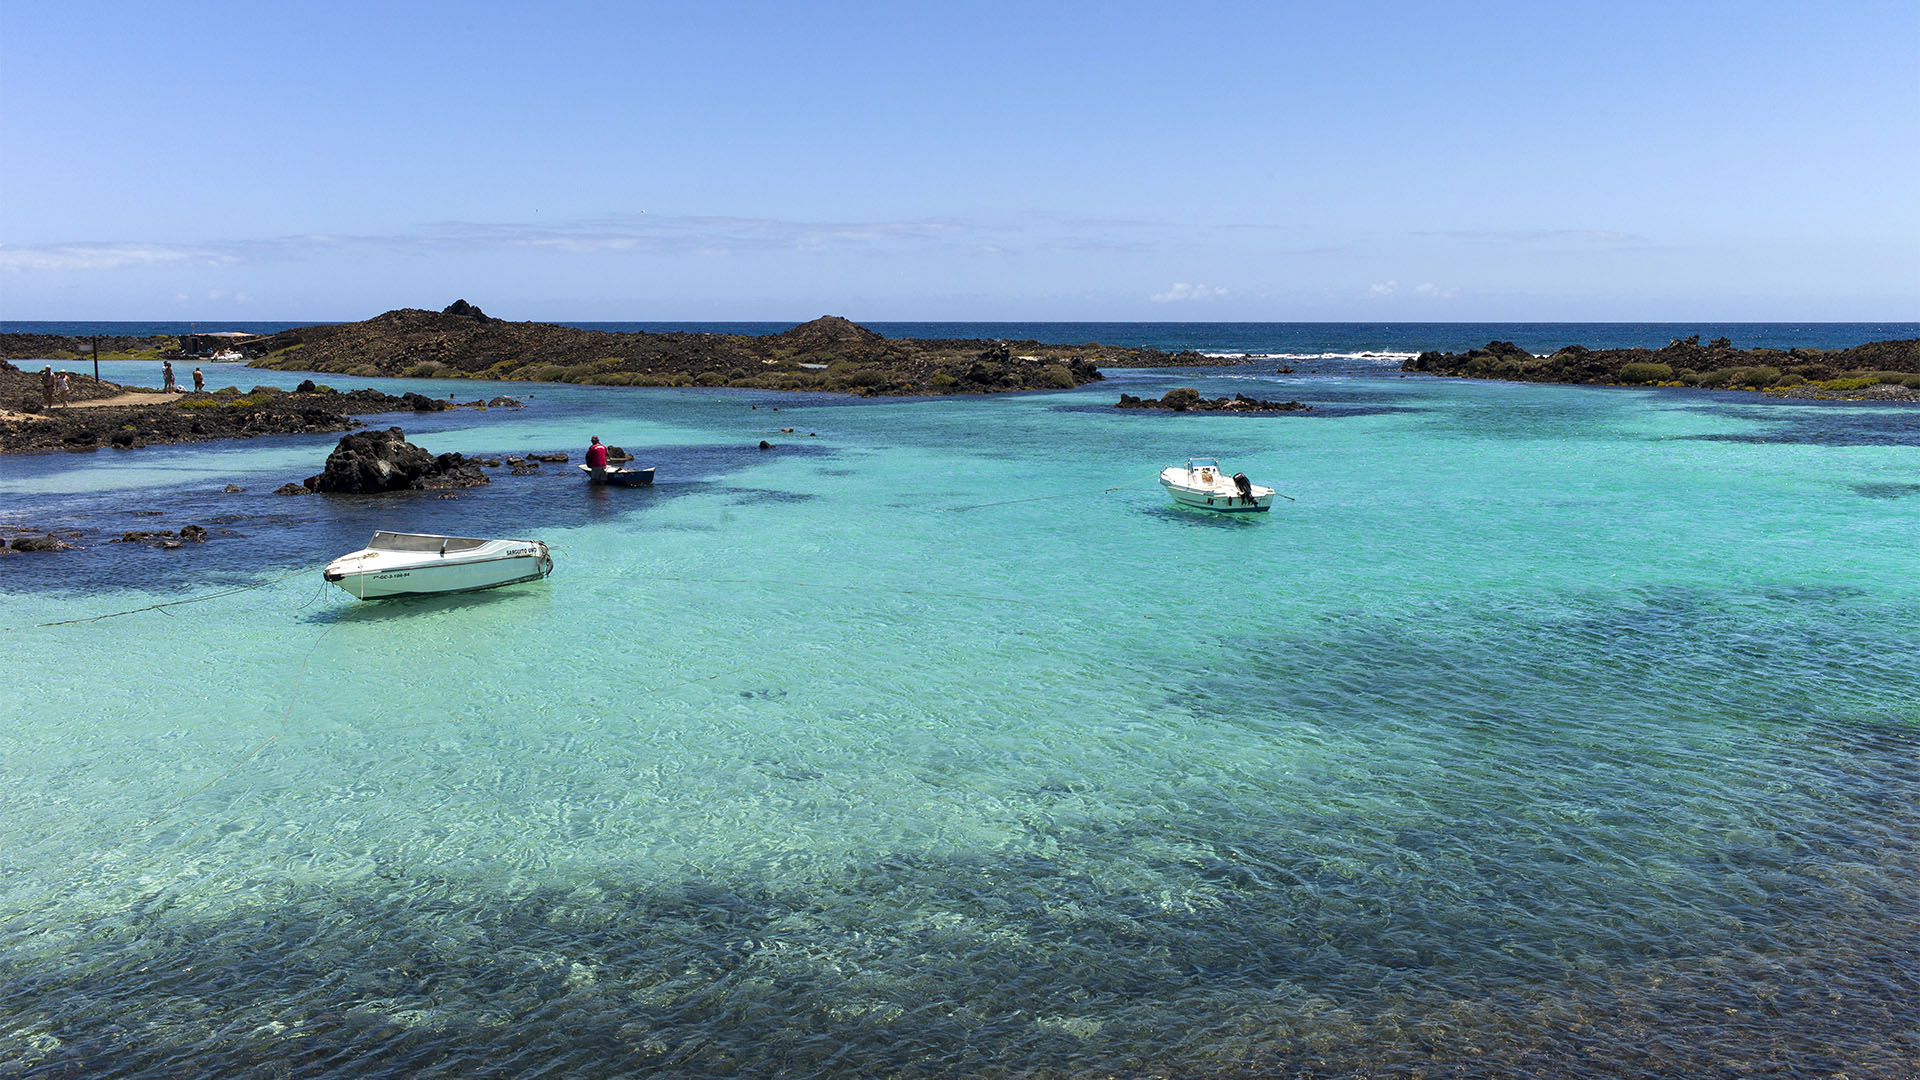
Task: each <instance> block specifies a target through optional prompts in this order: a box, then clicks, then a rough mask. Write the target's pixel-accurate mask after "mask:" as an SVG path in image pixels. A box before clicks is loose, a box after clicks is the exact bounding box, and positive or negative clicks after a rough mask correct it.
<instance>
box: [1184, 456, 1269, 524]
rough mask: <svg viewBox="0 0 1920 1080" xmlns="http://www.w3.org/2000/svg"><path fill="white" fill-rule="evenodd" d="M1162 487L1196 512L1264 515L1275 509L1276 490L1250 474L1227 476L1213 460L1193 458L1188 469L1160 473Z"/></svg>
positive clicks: (1188, 463)
mask: <svg viewBox="0 0 1920 1080" xmlns="http://www.w3.org/2000/svg"><path fill="white" fill-rule="evenodd" d="M1160 486H1161V487H1164V488H1166V489H1167V494H1169V495H1172V496H1173V501H1174V502H1176V503H1178V504H1180V505H1181V506H1191V507H1193V508H1194V509H1196V510H1213V511H1216V512H1218V513H1222V514H1264V513H1266V512H1267V511H1268V510H1271V509H1272V508H1273V489H1272V488H1270V487H1261V486H1260V485H1259V484H1256V483H1254V482H1253V481H1251V480H1248V479H1247V474H1246V473H1234V474H1233V475H1232V476H1228V475H1226V474H1225V473H1224V472H1222V471H1221V469H1220V463H1219V462H1218V461H1215V460H1214V459H1212V458H1192V459H1189V460H1188V461H1187V464H1186V466H1185V467H1184V468H1182V467H1181V466H1179V465H1169V466H1167V467H1166V468H1164V469H1161V470H1160Z"/></svg>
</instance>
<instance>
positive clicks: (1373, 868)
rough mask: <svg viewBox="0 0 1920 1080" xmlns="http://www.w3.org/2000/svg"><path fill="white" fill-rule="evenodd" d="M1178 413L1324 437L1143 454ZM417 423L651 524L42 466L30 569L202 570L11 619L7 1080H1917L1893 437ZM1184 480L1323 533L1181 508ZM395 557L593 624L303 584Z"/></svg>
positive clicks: (965, 413) (1529, 393)
mask: <svg viewBox="0 0 1920 1080" xmlns="http://www.w3.org/2000/svg"><path fill="white" fill-rule="evenodd" d="M1177 385H1193V386H1197V387H1198V388H1200V389H1201V390H1202V392H1203V393H1206V394H1208V395H1209V396H1214V395H1218V394H1223V393H1233V392H1247V393H1249V394H1250V395H1251V396H1257V397H1266V398H1277V397H1299V398H1301V399H1303V400H1308V401H1309V402H1310V403H1312V404H1314V405H1315V406H1316V407H1315V409H1314V411H1313V412H1310V413H1303V414H1292V415H1288V416H1282V417H1269V418H1241V417H1197V416H1169V415H1141V414H1139V413H1126V414H1121V413H1117V412H1115V411H1113V410H1111V409H1107V408H1105V406H1108V405H1110V404H1111V403H1112V401H1113V400H1115V399H1116V398H1117V395H1118V393H1119V392H1120V391H1121V390H1126V391H1128V392H1132V393H1136V394H1140V393H1153V394H1155V395H1158V394H1159V393H1162V392H1164V391H1165V390H1166V389H1169V388H1171V387H1173V386H1177ZM442 389H443V390H444V389H446V388H442ZM452 389H455V390H458V391H460V392H461V393H462V394H467V395H471V394H472V392H473V388H472V386H471V384H460V385H458V386H454V387H452ZM753 404H759V405H761V406H762V407H761V408H760V409H758V410H754V409H750V408H749V406H750V405H753ZM774 405H779V406H781V411H780V412H778V413H774V412H772V411H771V410H772V407H773V406H774ZM394 420H395V422H399V423H402V424H403V425H405V426H407V428H408V432H409V435H410V436H411V437H414V438H415V439H416V441H419V442H421V443H422V445H425V446H427V447H428V448H429V449H430V450H433V451H435V452H440V451H444V450H462V451H465V452H468V453H488V452H491V453H522V452H525V451H528V450H546V449H571V450H575V451H576V452H577V450H578V448H579V447H582V446H584V445H585V443H586V437H587V435H588V434H600V435H602V437H604V438H606V439H607V440H608V441H609V442H613V443H616V444H620V445H625V446H627V447H628V448H630V449H635V450H637V451H639V452H640V453H641V454H642V458H643V463H647V464H655V465H657V466H658V467H659V470H660V472H659V477H660V479H659V484H658V485H657V486H656V487H655V488H654V489H652V490H646V491H611V492H609V491H601V492H592V493H590V492H588V491H586V490H585V489H584V487H583V486H581V485H579V484H578V483H577V482H576V481H575V480H574V479H573V478H572V477H569V476H566V475H563V474H564V473H565V472H566V471H568V470H570V469H571V468H572V467H571V465H568V466H565V467H563V468H562V469H560V470H558V471H556V470H554V469H552V468H551V467H549V468H548V469H547V473H548V475H545V476H540V477H505V476H502V477H500V478H499V479H498V480H496V482H495V483H494V484H492V485H490V486H489V487H488V488H484V489H480V490H478V491H475V492H472V493H468V494H465V495H462V496H461V497H460V498H457V499H450V500H449V499H434V498H431V497H427V498H422V499H412V500H402V501H391V500H390V501H384V502H370V501H367V500H351V499H345V500H341V499H335V500H325V499H321V498H317V497H316V498H311V499H304V500H294V499H276V497H274V496H271V495H269V494H266V493H267V492H269V491H271V489H272V488H273V487H277V486H278V485H279V484H281V483H283V482H285V481H286V480H289V479H297V478H298V477H301V476H304V475H307V474H309V473H311V472H314V471H317V466H318V462H319V460H320V459H321V458H322V457H324V454H325V450H326V449H327V448H328V447H329V446H330V445H331V440H330V439H318V440H314V439H308V440H301V439H287V440H277V441H257V442H255V443H251V444H246V445H218V446H213V445H210V446H204V447H188V448H173V449H167V448H154V449H150V450H146V451H140V452H138V453H137V454H127V455H118V456H114V455H98V454H96V455H92V456H88V457H74V458H66V457H60V458H38V459H14V460H9V461H8V462H6V463H5V468H6V470H7V475H8V479H7V482H6V483H5V484H4V485H0V489H4V490H0V514H4V515H6V516H7V517H8V518H9V519H11V520H18V519H21V518H23V517H36V518H39V519H41V520H42V521H43V522H45V523H47V524H58V523H60V522H61V521H72V522H90V521H107V522H117V521H118V520H119V518H118V517H116V516H115V515H124V514H126V513H129V512H131V511H132V510H135V509H140V508H153V509H158V510H161V511H162V514H161V515H159V516H156V517H154V518H153V520H156V521H160V520H163V519H164V521H165V522H166V523H168V524H178V523H181V522H184V521H186V520H197V521H200V522H202V523H208V522H211V523H213V524H214V525H215V526H216V527H217V528H218V529H220V530H224V531H223V532H217V533H216V535H215V536H214V538H213V539H212V540H210V541H208V543H206V544H205V545H204V546H198V547H192V548H185V549H182V550H180V551H177V552H166V551H157V550H149V549H145V548H135V547H130V546H120V545H116V546H114V547H113V548H107V547H95V548H89V549H87V550H83V551H78V552H70V553H66V554H64V555H62V556H58V557H54V556H45V557H26V556H14V557H10V558H8V559H7V560H5V561H4V563H0V588H3V589H4V594H5V615H4V618H0V623H3V624H4V625H5V627H6V630H5V632H4V634H0V641H4V643H5V646H6V649H7V651H8V655H9V658H10V661H11V663H10V665H9V673H8V676H7V682H6V693H5V695H4V700H3V701H0V710H3V712H4V716H3V717H0V719H4V723H3V724H0V747H3V748H4V756H5V770H4V775H3V776H0V852H4V853H5V855H4V859H0V1075H3V1076H35V1077H39V1076H49V1077H51V1076H87V1077H175V1076H221V1077H279V1076H299V1077H382V1076H391V1077H403V1076H404V1077H452V1076H531V1075H547V1076H701V1077H720V1076H779V1077H808V1076H894V1077H981V1076H985V1077H991V1076H1009V1077H1011V1076H1018V1077H1090V1076H1109V1075H1111V1076H1121V1077H1150V1076H1181V1077H1194V1076H1199V1077H1264V1076H1295V1075H1299V1076H1387V1075H1393V1076H1403V1075H1404V1076H1416V1075H1426V1076H1462V1077H1464V1076H1502V1077H1506V1076H1520V1075H1558V1076H1842V1075H1844V1076H1847V1077H1856V1078H1857V1077H1908V1076H1912V1075H1914V1065H1913V1062H1914V1061H1915V1059H1916V1057H1920V1037H1917V1036H1916V1034H1915V1032H1916V1030H1920V1005H1916V1002H1920V926H1917V925H1916V915H1917V914H1920V886H1917V885H1916V880H1917V877H1916V871H1920V857H1917V856H1916V852H1917V850H1920V811H1916V805H1917V800H1916V797H1917V796H1920V773H1916V769H1915V765H1916V746H1917V744H1920V740H1917V739H1916V731H1917V730H1920V679H1917V678H1916V664H1915V658H1916V656H1920V412H1916V411H1914V410H1912V409H1904V410H1903V409H1900V408H1891V407H1885V406H1860V405H1838V404H1825V403H1797V404H1777V403H1765V402H1760V401H1757V400H1754V399H1750V398H1748V399H1743V398H1736V397H1733V396H1728V395H1721V396H1715V395H1709V394H1691V393H1688V394H1674V393H1658V392H1639V391H1622V390H1592V389H1574V388H1560V387H1538V386H1506V385H1495V384H1486V383H1478V384H1475V383H1462V382H1456V381H1442V380H1431V379H1399V378H1394V377H1392V376H1391V374H1390V373H1373V372H1369V371H1367V370H1355V371H1353V372H1351V373H1349V374H1347V375H1341V376H1322V377H1319V378H1318V379H1316V380H1314V381H1311V382H1291V381H1287V380H1285V378H1284V377H1281V376H1264V377H1249V376H1248V375H1246V374H1244V369H1239V370H1235V371H1229V370H1221V371H1211V372H1208V371H1201V372H1177V373H1167V374H1162V373H1154V372H1142V373H1122V374H1121V377H1119V378H1116V379H1115V380H1114V381H1111V382H1108V383H1106V384H1104V385H1096V386H1093V387H1089V388H1085V389H1083V390H1081V391H1077V392H1073V393H1069V394H1063V395H1048V396H1016V397H1004V398H996V399H992V400H965V401H959V400H955V401H945V400H942V401H888V402H878V403H866V402H861V403H851V402H846V401H842V400H839V399H827V398H821V399H810V400H809V399H772V398H766V397H752V396H743V395H739V394H727V393H721V392H714V391H692V390H688V391H661V390H652V391H627V390H620V389H611V388H609V389H589V388H564V387H552V388H544V387H543V388H540V389H539V390H538V391H536V393H535V397H534V400H533V402H532V403H531V404H530V406H529V407H528V408H527V409H525V410H521V411H519V412H515V413H507V412H503V411H501V410H493V411H491V412H489V413H486V414H476V413H472V412H464V413H459V414H454V413H448V414H441V415H440V416H438V417H430V418H422V419H415V418H413V417H411V416H409V417H399V418H394ZM785 427H793V428H795V431H794V432H793V433H786V432H782V431H780V430H779V429H781V428H785ZM809 433H812V434H811V435H809ZM763 438H765V439H768V440H769V441H773V442H776V443H777V444H778V446H777V448H776V449H775V450H772V451H766V452H762V451H758V450H756V449H754V447H755V445H756V444H757V442H758V441H759V440H760V439H763ZM1196 454H1205V455H1210V456H1218V457H1220V458H1221V459H1222V460H1223V461H1224V462H1225V463H1226V464H1227V465H1228V467H1229V469H1230V470H1234V471H1245V472H1247V473H1249V474H1250V475H1251V476H1252V477H1253V478H1254V479H1255V480H1256V481H1257V482H1261V483H1267V484H1271V485H1272V486H1274V487H1276V488H1278V489H1279V490H1280V491H1281V492H1282V493H1283V494H1284V495H1287V496H1290V497H1291V501H1282V502H1281V503H1280V504H1279V506H1278V508H1277V509H1276V510H1275V512H1274V513H1272V514H1270V515H1267V516H1265V517H1264V518H1262V519H1260V520H1248V521H1243V520H1223V519H1214V518H1209V517H1205V516H1201V515H1199V514H1196V513H1193V512H1188V511H1178V510H1175V509H1173V508H1172V507H1171V506H1170V505H1169V504H1168V503H1167V500H1166V499H1165V497H1164V495H1163V494H1162V493H1161V492H1160V491H1159V490H1158V488H1157V486H1156V485H1155V483H1154V478H1155V475H1156V473H1157V472H1158V470H1159V469H1160V468H1161V467H1162V466H1164V465H1167V464H1172V463H1176V462H1181V461H1184V460H1185V458H1186V457H1188V456H1191V455H1196ZM230 481H231V482H235V483H238V484H240V485H241V486H243V487H245V488H247V491H246V492H244V493H241V494H237V495H221V494H218V491H219V488H220V487H221V486H222V485H223V484H225V483H227V482H230ZM176 519H177V520H176ZM376 526H378V527H388V528H403V529H415V530H418V531H429V532H451V533H465V534H473V535H508V536H537V537H540V538H543V539H545V540H547V541H548V542H549V543H551V544H552V545H553V547H554V550H555V558H556V561H557V565H558V568H557V569H556V571H555V573H554V575H553V577H552V578H551V579H550V580H549V581H547V582H544V583H541V584H537V585H530V586H519V587H515V588H511V589H504V590H498V591H495V592H492V593H487V594H480V595H476V596H471V597H464V598H453V599H430V600H418V601H401V602H391V603H387V604H356V603H355V602H353V601H352V600H350V599H349V598H347V597H346V596H345V595H344V594H342V593H340V592H338V591H337V590H333V589H331V588H330V587H326V586H323V585H322V584H321V583H320V581H319V579H318V574H317V572H304V573H295V572H296V571H300V570H301V569H302V568H303V567H306V568H311V567H313V566H315V565H317V564H319V563H321V562H324V561H325V560H326V559H327V558H330V557H332V556H334V555H338V554H342V553H344V552H345V551H347V550H350V549H352V548H354V547H358V546H359V545H360V544H361V543H363V542H364V540H365V537H366V535H367V533H368V532H369V531H371V529H372V528H373V527H376ZM112 527H115V528H118V527H120V526H118V525H114V526H112ZM127 527H133V526H127ZM289 575H292V576H289ZM241 586H258V587H252V588H245V589H243V590H242V591H232V592H226V591H225V590H232V589H236V588H239V587H241ZM215 593H223V595H217V596H212V598H211V599H206V600H203V601H201V602H198V603H195V604H190V605H182V606H178V607H173V608H167V609H162V610H148V611H140V612H136V613H134V614H129V615H123V616H119V617H116V618H111V619H105V620H100V621H91V622H71V623H66V624H64V625H57V626H40V625H39V624H43V623H53V622H61V621H63V620H73V619H88V618H91V617H93V616H96V615H102V614H107V613H111V612H118V611H127V610H132V609H137V608H142V607H147V606H149V605H152V604H156V603H161V602H164V601H168V600H175V599H182V598H186V597H192V596H200V595H211V594H215Z"/></svg>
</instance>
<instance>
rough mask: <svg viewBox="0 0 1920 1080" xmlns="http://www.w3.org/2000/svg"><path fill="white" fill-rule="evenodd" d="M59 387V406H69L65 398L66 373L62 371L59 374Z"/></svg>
mask: <svg viewBox="0 0 1920 1080" xmlns="http://www.w3.org/2000/svg"><path fill="white" fill-rule="evenodd" d="M59 385H60V404H62V405H66V404H69V399H68V397H67V373H66V372H64V371H63V372H61V373H60V384H59Z"/></svg>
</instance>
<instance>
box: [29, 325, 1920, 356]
mask: <svg viewBox="0 0 1920 1080" xmlns="http://www.w3.org/2000/svg"><path fill="white" fill-rule="evenodd" d="M541 321H551V322H553V323H555V324H556V325H560V326H577V327H580V328H582V329H586V330H608V331H618V332H632V331H646V332H649V333H665V332H670V331H687V332H694V333H716V334H753V335H764V334H777V333H780V332H782V331H784V330H790V329H792V328H793V327H794V325H796V324H795V323H790V322H569V321H567V320H564V319H556V320H541ZM309 325H312V324H311V323H307V322H219V321H212V322H140V321H121V322H77V321H76V322H26V321H12V322H4V321H0V333H19V334H62V335H71V336H85V335H87V334H130V335H135V336H147V335H153V334H182V333H217V332H220V331H230V330H234V331H242V332H245V333H250V334H270V333H276V332H278V331H281V330H291V329H294V328H296V327H300V326H309ZM861 325H863V326H866V327H867V328H868V329H870V330H873V331H874V332H875V333H878V334H881V335H882V336H885V337H890V338H903V337H912V338H934V339H946V338H954V339H975V338H981V339H989V340H1004V341H1038V342H1042V343H1045V344H1056V345H1077V344H1081V343H1084V342H1099V343H1101V344H1103V345H1124V346H1150V347H1152V348H1156V349H1164V350H1167V351H1176V350H1180V349H1195V350H1198V351H1201V352H1218V353H1237V354H1254V355H1262V356H1274V357H1281V356H1287V355H1297V356H1317V355H1321V354H1327V353H1338V354H1345V353H1365V352H1374V353H1420V352H1424V351H1426V350H1428V349H1438V350H1440V351H1442V352H1460V351H1463V350H1466V349H1471V348H1477V347H1479V346H1482V345H1485V344H1486V343H1487V342H1489V341H1511V342H1513V343H1514V344H1516V345H1518V346H1520V347H1521V348H1523V349H1526V350H1528V351H1530V352H1535V353H1549V352H1552V351H1553V350H1555V349H1558V348H1560V347H1561V346H1563V345H1585V346H1587V347H1588V348H1595V349H1599V348H1630V347H1634V346H1644V347H1647V348H1658V347H1660V346H1662V345H1665V344H1666V343H1667V342H1669V341H1672V340H1673V339H1675V338H1684V337H1689V336H1691V335H1693V334H1699V335H1700V340H1702V341H1711V340H1712V339H1714V338H1717V337H1725V338H1728V339H1730V340H1731V341H1732V342H1733V344H1734V345H1735V346H1736V347H1738V348H1743V349H1751V348H1773V349H1791V348H1815V349H1835V348H1846V347H1847V346H1850V345H1859V344H1862V343H1864V342H1868V341H1885V340H1888V339H1893V338H1911V337H1920V322H1884V323H1816V322H1804V323H1717V322H1702V323H1526V322H1494V323H1350V322H1340V323H1296V322H1278V323H1195V322H1124V323H1114V322H871V323H862V324H861Z"/></svg>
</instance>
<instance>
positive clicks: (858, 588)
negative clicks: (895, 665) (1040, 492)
mask: <svg viewBox="0 0 1920 1080" xmlns="http://www.w3.org/2000/svg"><path fill="white" fill-rule="evenodd" d="M647 580H649V581H690V582H696V583H705V584H713V585H780V586H785V587H788V588H796V589H839V590H842V591H844V592H872V591H873V586H871V585H833V584H829V583H827V582H821V581H774V580H770V579H764V578H717V577H675V576H674V575H672V574H648V575H647ZM885 591H886V592H887V593H889V594H892V595H901V596H940V597H946V598H948V599H953V600H994V601H998V602H999V603H1002V604H1025V603H1030V602H1031V601H1027V600H1021V599H1019V598H1017V597H1012V596H985V595H982V594H980V593H957V592H929V591H926V590H923V589H895V588H892V587H888V588H887V589H886V590H885Z"/></svg>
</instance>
